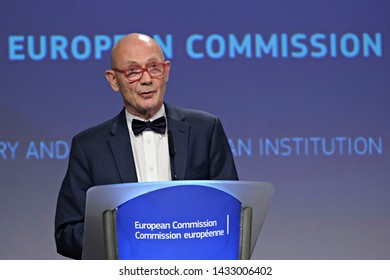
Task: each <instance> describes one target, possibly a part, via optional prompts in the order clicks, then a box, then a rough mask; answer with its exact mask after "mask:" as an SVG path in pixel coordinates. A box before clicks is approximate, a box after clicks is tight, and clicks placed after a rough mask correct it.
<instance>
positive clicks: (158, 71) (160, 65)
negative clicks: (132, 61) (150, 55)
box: [112, 62, 166, 83]
mask: <svg viewBox="0 0 390 280" xmlns="http://www.w3.org/2000/svg"><path fill="white" fill-rule="evenodd" d="M165 66H166V63H165V62H153V63H152V64H149V65H148V66H146V67H141V66H130V67H128V68H126V69H123V70H121V69H118V68H112V70H113V71H115V72H119V73H121V74H123V76H125V77H126V79H127V80H128V81H129V82H130V83H133V82H136V81H139V80H141V78H142V76H143V74H144V72H148V74H149V75H150V77H152V78H159V77H161V76H162V75H164V72H165Z"/></svg>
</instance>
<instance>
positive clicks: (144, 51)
mask: <svg viewBox="0 0 390 280" xmlns="http://www.w3.org/2000/svg"><path fill="white" fill-rule="evenodd" d="M162 62H164V54H163V52H162V50H161V48H160V46H159V45H158V44H157V43H156V41H154V40H153V39H152V38H150V37H149V36H147V35H144V34H138V33H132V34H129V35H127V36H125V37H123V38H122V39H121V40H119V41H118V42H117V43H116V44H115V46H114V47H113V48H112V51H111V66H112V70H106V71H105V74H106V78H107V80H108V82H109V83H110V85H111V87H112V89H113V90H114V91H120V93H121V94H122V98H123V101H124V104H125V107H126V110H127V111H128V112H130V113H132V114H134V115H137V116H140V117H142V118H144V119H150V118H151V117H153V116H154V115H155V114H156V113H157V111H158V110H159V109H160V108H161V106H162V104H163V101H164V94H165V88H166V83H167V81H168V78H169V70H170V62H169V61H165V62H164V63H162ZM146 69H147V71H146Z"/></svg>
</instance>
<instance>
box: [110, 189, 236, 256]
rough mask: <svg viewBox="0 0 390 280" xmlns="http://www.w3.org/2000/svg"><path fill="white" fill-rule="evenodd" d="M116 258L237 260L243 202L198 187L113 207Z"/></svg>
mask: <svg viewBox="0 0 390 280" xmlns="http://www.w3.org/2000/svg"><path fill="white" fill-rule="evenodd" d="M115 215H116V218H115V219H116V234H117V248H118V258H119V259H143V260H147V259H160V260H161V259H171V260H172V259H187V260H189V259H192V260H194V259H203V260H205V259H221V260H222V259H238V258H239V243H240V217H241V202H240V201H239V200H237V199H236V198H235V197H233V196H231V195H230V194H228V193H226V192H224V191H221V190H218V189H214V188H210V187H206V186H200V185H183V186H181V185H180V186H173V187H168V188H164V189H159V190H155V191H151V192H149V193H146V194H143V195H140V196H137V197H135V198H133V199H131V200H129V201H127V202H125V203H123V204H121V205H120V206H118V207H117V208H116V214H115Z"/></svg>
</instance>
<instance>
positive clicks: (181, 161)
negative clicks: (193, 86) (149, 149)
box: [165, 104, 190, 180]
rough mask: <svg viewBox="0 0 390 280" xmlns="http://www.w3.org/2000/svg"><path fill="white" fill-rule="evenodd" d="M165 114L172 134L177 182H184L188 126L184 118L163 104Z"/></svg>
mask: <svg viewBox="0 0 390 280" xmlns="http://www.w3.org/2000/svg"><path fill="white" fill-rule="evenodd" d="M165 110H166V114H167V122H168V129H170V130H171V132H172V137H173V141H174V145H175V149H176V156H175V167H176V174H177V178H178V179H179V180H184V178H185V171H186V168H187V152H188V141H189V139H188V137H189V130H190V124H189V123H186V122H185V121H184V116H183V115H181V114H180V113H179V112H177V111H176V110H174V108H172V107H170V106H169V105H167V104H165Z"/></svg>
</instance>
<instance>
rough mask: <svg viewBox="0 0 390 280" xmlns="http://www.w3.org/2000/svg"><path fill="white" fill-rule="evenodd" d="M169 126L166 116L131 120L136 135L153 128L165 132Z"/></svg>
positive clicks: (158, 131)
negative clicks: (145, 120) (149, 119)
mask: <svg viewBox="0 0 390 280" xmlns="http://www.w3.org/2000/svg"><path fill="white" fill-rule="evenodd" d="M166 127H167V123H166V120H165V117H161V118H158V119H155V120H154V121H152V122H151V121H147V122H144V121H140V120H137V119H133V121H132V122H131V128H132V129H133V132H134V135H135V136H137V135H138V134H140V133H142V132H143V131H144V130H145V129H151V130H153V131H155V132H157V133H160V134H164V133H165V130H166Z"/></svg>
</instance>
